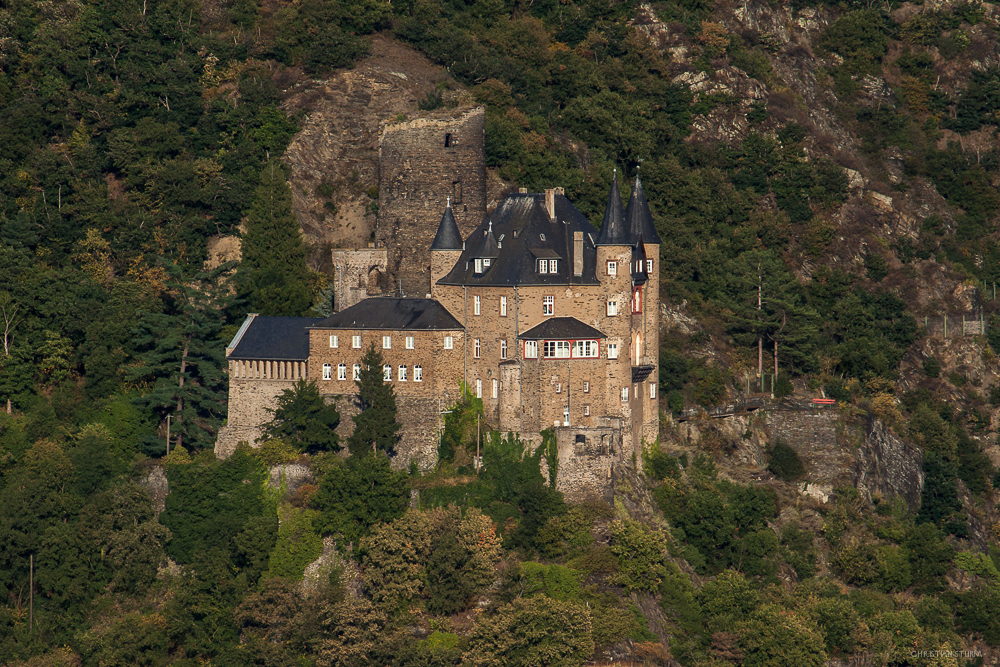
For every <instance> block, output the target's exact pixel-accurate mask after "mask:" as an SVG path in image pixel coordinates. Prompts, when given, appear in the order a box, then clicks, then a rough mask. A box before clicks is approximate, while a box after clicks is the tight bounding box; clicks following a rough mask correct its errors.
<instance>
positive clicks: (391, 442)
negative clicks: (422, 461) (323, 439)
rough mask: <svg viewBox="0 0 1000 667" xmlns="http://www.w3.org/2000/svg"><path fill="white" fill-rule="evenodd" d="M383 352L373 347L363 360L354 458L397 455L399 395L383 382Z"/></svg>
mask: <svg viewBox="0 0 1000 667" xmlns="http://www.w3.org/2000/svg"><path fill="white" fill-rule="evenodd" d="M384 363H385V360H384V359H383V358H382V353H381V352H379V351H378V350H376V349H375V345H374V344H372V345H371V346H370V347H369V348H368V351H367V352H365V356H364V358H362V360H361V379H360V380H359V381H358V382H357V383H356V384H357V385H358V393H359V395H358V401H359V403H360V404H361V412H360V413H359V414H357V415H355V416H354V417H351V419H353V420H354V433H352V434H351V438H350V440H349V441H348V445H347V446H348V448H349V449H350V450H351V455H352V456H363V455H365V454H370V453H372V452H373V451H376V450H378V451H383V452H385V453H386V454H388V455H389V456H395V455H396V443H397V442H399V429H400V428H401V426H400V424H399V422H398V421H397V420H396V392H395V391H393V389H392V385H391V384H387V383H386V382H385V379H384V371H383V365H384Z"/></svg>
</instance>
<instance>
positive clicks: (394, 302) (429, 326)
mask: <svg viewBox="0 0 1000 667" xmlns="http://www.w3.org/2000/svg"><path fill="white" fill-rule="evenodd" d="M312 328H314V329H381V330H393V331H395V330H403V329H405V330H411V331H434V330H453V329H464V328H465V327H463V326H462V324H461V322H459V321H458V320H456V319H455V318H454V316H452V314H451V313H449V312H448V310H447V309H446V308H445V307H444V306H442V305H441V304H440V303H438V302H437V301H435V300H434V299H400V298H395V297H394V298H387V297H373V298H371V299H365V300H364V301H360V302H358V303H356V304H354V305H353V306H351V307H350V308H348V309H346V310H342V311H341V312H339V313H335V314H333V315H331V316H330V317H328V318H326V319H325V320H322V321H319V322H317V323H316V324H314V325H312Z"/></svg>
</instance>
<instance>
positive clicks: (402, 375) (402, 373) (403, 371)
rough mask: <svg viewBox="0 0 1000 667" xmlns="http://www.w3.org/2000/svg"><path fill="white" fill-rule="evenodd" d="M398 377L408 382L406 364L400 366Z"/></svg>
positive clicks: (401, 380)
mask: <svg viewBox="0 0 1000 667" xmlns="http://www.w3.org/2000/svg"><path fill="white" fill-rule="evenodd" d="M396 377H398V378H399V381H400V382H406V366H400V367H399V373H398V375H397V376H396Z"/></svg>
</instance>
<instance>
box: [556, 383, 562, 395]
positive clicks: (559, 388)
mask: <svg viewBox="0 0 1000 667" xmlns="http://www.w3.org/2000/svg"><path fill="white" fill-rule="evenodd" d="M556 393H557V394H561V393H562V382H556Z"/></svg>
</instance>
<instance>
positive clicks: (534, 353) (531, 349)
mask: <svg viewBox="0 0 1000 667" xmlns="http://www.w3.org/2000/svg"><path fill="white" fill-rule="evenodd" d="M524 358H525V359H537V358H538V341H537V340H526V341H524Z"/></svg>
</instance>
